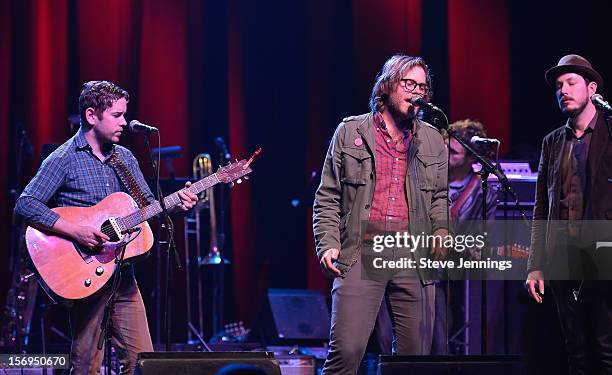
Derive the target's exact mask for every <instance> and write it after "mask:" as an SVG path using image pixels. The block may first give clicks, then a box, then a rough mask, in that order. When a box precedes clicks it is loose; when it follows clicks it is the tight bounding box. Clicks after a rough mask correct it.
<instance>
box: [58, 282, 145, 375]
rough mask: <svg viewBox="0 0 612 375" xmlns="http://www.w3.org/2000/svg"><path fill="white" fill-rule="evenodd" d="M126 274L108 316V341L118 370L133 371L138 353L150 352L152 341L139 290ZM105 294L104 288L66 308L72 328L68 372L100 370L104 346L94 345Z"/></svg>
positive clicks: (79, 372) (87, 372)
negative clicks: (111, 328) (102, 290)
mask: <svg viewBox="0 0 612 375" xmlns="http://www.w3.org/2000/svg"><path fill="white" fill-rule="evenodd" d="M126 273H127V275H122V282H121V284H120V287H119V289H118V291H117V294H116V300H115V309H114V313H113V315H112V324H113V331H112V333H113V335H112V344H113V347H114V348H115V349H116V350H117V355H118V359H119V363H120V367H121V373H122V374H133V373H134V371H135V366H136V357H137V356H138V353H140V352H152V351H153V344H152V342H151V335H150V334H149V325H148V323H147V314H146V312H145V307H144V303H143V301H142V296H141V295H140V290H139V289H138V285H137V284H136V280H135V279H134V276H133V274H130V273H129V272H126ZM109 295H110V291H109V290H107V291H106V292H105V293H103V294H102V295H100V296H96V297H95V298H94V299H91V300H83V301H76V302H75V304H74V306H72V307H71V308H70V309H69V312H70V328H71V331H72V350H71V354H70V360H71V372H70V373H71V374H99V373H100V365H101V364H102V359H103V357H104V348H103V349H102V350H98V349H97V345H98V339H99V338H100V335H101V333H102V331H101V329H100V324H101V323H102V318H103V315H104V306H105V304H106V301H107V300H108V297H109Z"/></svg>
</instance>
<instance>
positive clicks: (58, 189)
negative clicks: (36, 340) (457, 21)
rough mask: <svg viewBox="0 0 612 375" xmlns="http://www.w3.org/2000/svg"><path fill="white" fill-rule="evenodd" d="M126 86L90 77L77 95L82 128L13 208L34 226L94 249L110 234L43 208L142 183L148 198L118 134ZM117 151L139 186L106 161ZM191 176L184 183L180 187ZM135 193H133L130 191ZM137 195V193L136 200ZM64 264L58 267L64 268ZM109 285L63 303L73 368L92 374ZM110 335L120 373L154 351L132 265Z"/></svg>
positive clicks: (184, 196) (185, 196) (91, 201)
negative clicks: (67, 304)
mask: <svg viewBox="0 0 612 375" xmlns="http://www.w3.org/2000/svg"><path fill="white" fill-rule="evenodd" d="M128 101H129V95H128V93H127V92H126V91H125V90H123V89H122V88H120V87H119V86H117V85H115V84H113V83H111V82H107V81H91V82H87V83H85V84H84V86H83V91H82V92H81V95H80V97H79V112H80V116H81V128H80V129H79V131H78V132H77V134H75V135H74V136H73V137H72V138H70V139H69V140H68V141H66V143H64V144H63V145H61V146H60V147H59V148H58V149H57V150H55V151H54V152H53V153H52V154H51V155H50V156H49V157H48V158H47V159H45V160H44V161H43V163H42V165H41V167H40V169H39V170H38V172H37V173H36V175H35V176H34V178H33V179H32V181H30V183H29V184H28V185H27V186H26V188H25V189H24V191H23V193H22V194H21V196H20V197H19V199H18V200H17V204H16V206H15V212H16V213H17V214H19V215H21V216H23V217H24V218H25V219H26V220H27V222H28V223H29V224H30V225H31V226H33V227H35V228H38V229H41V230H44V231H51V232H55V233H57V234H59V235H61V236H64V237H67V238H70V239H72V240H74V241H75V242H77V243H78V244H80V245H81V246H82V247H83V248H85V249H89V250H90V251H91V253H92V254H95V253H96V251H99V250H100V249H101V248H102V246H103V245H104V244H105V243H106V242H108V241H110V240H111V238H110V237H109V235H108V234H109V233H108V232H107V233H104V232H103V229H100V228H94V227H93V226H90V225H88V224H87V223H83V222H73V221H70V220H69V218H66V217H61V216H60V214H58V213H57V212H54V211H52V210H51V209H50V208H49V207H65V206H73V207H90V206H93V205H95V204H97V203H99V202H100V201H102V200H103V199H104V198H106V197H107V196H109V195H110V194H112V193H115V192H119V191H123V192H131V193H132V194H133V190H136V191H138V190H140V192H139V194H137V195H140V196H141V198H142V199H141V200H144V201H146V202H144V203H151V202H153V201H154V198H153V194H152V193H151V190H150V189H149V187H148V186H147V184H146V182H145V180H144V177H143V175H142V172H141V171H140V168H139V166H138V161H137V160H136V158H135V157H134V155H133V154H132V153H131V152H130V151H129V150H128V149H126V148H125V147H122V146H119V145H117V144H116V143H117V142H119V138H120V136H121V134H122V132H123V131H124V129H125V127H126V126H127V122H126V120H125V113H126V111H127V103H128ZM117 158H118V160H119V161H122V162H123V163H122V164H123V166H124V168H125V167H127V168H125V169H127V171H126V172H128V173H127V174H128V175H129V174H131V175H132V176H133V178H132V181H135V184H136V185H137V186H135V187H130V186H125V184H124V183H123V179H122V178H120V177H119V176H118V172H117V167H116V166H115V167H114V166H113V165H115V164H114V163H113V165H111V162H112V161H113V160H116V159H117ZM189 186H190V183H187V184H186V188H188V187H189ZM178 197H179V198H180V201H181V203H180V204H179V205H177V206H176V207H178V210H185V211H186V210H189V209H191V208H192V207H193V206H194V205H195V202H196V201H197V196H196V195H195V194H193V193H191V192H189V191H187V190H186V189H185V190H181V191H180V192H179V193H178ZM134 198H136V197H134ZM136 200H138V199H136ZM64 271H66V272H67V271H69V270H57V272H58V273H62V272H64ZM109 295H110V290H109V288H106V289H103V290H102V291H101V292H100V293H98V294H95V295H94V296H93V297H91V298H89V299H87V300H75V301H74V303H73V304H72V306H71V307H70V308H69V314H70V327H71V331H72V338H73V341H72V349H71V373H74V374H88V373H98V372H99V369H100V365H101V361H102V357H103V355H102V354H103V351H102V350H97V347H96V346H97V343H98V339H99V337H100V335H101V330H100V324H101V321H102V318H103V313H104V307H105V303H106V301H107V299H108V297H109ZM112 327H113V332H112V340H113V346H114V347H115V348H116V349H117V352H118V358H119V361H120V364H121V373H133V372H134V369H135V364H136V356H137V354H138V353H139V352H150V351H153V345H152V342H151V335H150V334H149V327H148V323H147V316H146V312H145V308H144V304H143V301H142V297H141V295H140V290H139V289H138V285H137V284H136V280H135V278H134V271H133V268H132V266H126V267H125V268H124V269H123V270H122V271H121V281H120V284H119V287H118V290H117V293H116V295H115V305H114V310H113V315H112Z"/></svg>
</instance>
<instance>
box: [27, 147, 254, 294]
mask: <svg viewBox="0 0 612 375" xmlns="http://www.w3.org/2000/svg"><path fill="white" fill-rule="evenodd" d="M260 150H261V149H260ZM260 150H258V152H256V153H255V154H254V155H253V156H252V157H251V158H250V159H249V160H248V161H247V160H241V161H236V162H234V163H231V164H228V165H227V166H224V167H219V169H218V170H217V172H216V173H213V174H211V175H209V176H207V177H205V178H203V179H201V180H200V181H198V182H195V183H193V184H192V185H191V186H190V187H189V189H188V190H189V191H191V192H192V193H193V194H199V193H201V192H202V191H204V190H206V189H208V188H210V187H212V186H214V185H216V184H218V183H232V184H233V183H234V181H236V182H237V183H240V182H242V178H243V177H244V176H246V175H248V174H249V173H251V172H252V169H251V168H250V164H251V162H252V161H253V159H254V157H255V156H256V155H257V154H258V153H259V151H260ZM179 203H181V200H180V198H179V196H178V192H175V193H173V194H171V195H169V196H167V197H165V198H164V205H165V207H166V208H167V209H171V208H172V207H174V206H176V205H178V204H179ZM52 210H53V211H55V212H57V213H58V214H59V215H60V217H62V218H63V219H64V220H68V221H70V222H73V223H76V224H79V225H88V226H92V227H94V228H99V229H100V231H101V232H103V233H105V234H106V235H108V236H109V237H110V241H108V242H106V243H105V244H104V245H102V246H101V247H100V248H96V249H95V250H92V249H90V248H88V247H85V246H82V245H80V244H79V243H78V242H76V241H75V240H73V239H71V238H67V237H64V236H61V235H58V234H56V233H53V232H50V231H45V230H40V229H36V228H34V227H28V228H27V230H26V234H25V240H26V246H27V249H28V252H29V254H30V258H31V259H32V263H33V264H34V267H35V268H36V271H37V272H38V274H39V276H40V279H41V281H42V284H43V286H44V287H45V289H47V291H51V292H53V293H54V294H56V295H57V296H59V297H61V298H64V299H70V300H75V299H83V298H86V297H89V296H91V295H93V294H95V293H96V292H98V291H99V290H100V289H102V288H103V287H104V285H106V284H107V282H108V280H109V279H110V278H111V276H112V275H113V273H114V272H115V269H116V262H115V260H116V259H118V258H119V257H120V255H121V251H122V248H123V247H124V246H125V254H124V260H125V261H127V262H128V263H133V262H135V261H137V260H138V259H141V258H144V257H146V254H147V253H148V251H149V250H150V249H151V247H152V246H153V233H152V232H151V228H150V226H149V224H148V223H147V222H146V221H147V220H148V219H150V218H152V217H153V216H155V215H157V214H159V213H161V212H162V208H161V205H160V203H159V202H158V201H155V202H153V203H151V204H150V205H148V206H146V207H143V208H140V209H139V208H138V206H137V204H136V202H135V201H134V199H132V197H130V196H129V195H128V194H126V193H123V192H117V193H113V194H111V195H109V196H108V197H106V198H104V199H103V200H102V201H100V202H99V203H98V204H96V205H94V206H91V207H56V208H53V209H52Z"/></svg>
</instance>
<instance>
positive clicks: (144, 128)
mask: <svg viewBox="0 0 612 375" xmlns="http://www.w3.org/2000/svg"><path fill="white" fill-rule="evenodd" d="M128 128H129V129H130V133H142V132H145V133H153V132H159V129H157V128H156V127H154V126H149V125H147V124H143V123H142V122H140V121H138V120H132V121H130V125H128Z"/></svg>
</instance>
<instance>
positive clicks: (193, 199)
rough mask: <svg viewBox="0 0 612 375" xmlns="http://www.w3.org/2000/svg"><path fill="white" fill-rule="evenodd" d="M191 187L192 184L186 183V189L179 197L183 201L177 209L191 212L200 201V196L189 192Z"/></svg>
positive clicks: (180, 191)
mask: <svg viewBox="0 0 612 375" xmlns="http://www.w3.org/2000/svg"><path fill="white" fill-rule="evenodd" d="M190 186H191V182H189V181H187V182H186V183H185V189H182V190H179V191H178V196H179V198H180V199H181V203H179V204H178V205H177V207H178V208H179V209H180V210H182V211H189V210H191V209H192V208H193V206H195V204H196V203H197V201H198V196H197V195H195V194H193V193H192V192H191V191H189V190H188V189H189V187H190Z"/></svg>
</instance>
